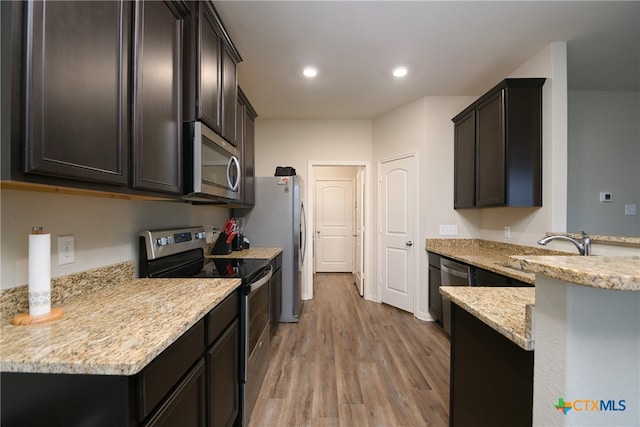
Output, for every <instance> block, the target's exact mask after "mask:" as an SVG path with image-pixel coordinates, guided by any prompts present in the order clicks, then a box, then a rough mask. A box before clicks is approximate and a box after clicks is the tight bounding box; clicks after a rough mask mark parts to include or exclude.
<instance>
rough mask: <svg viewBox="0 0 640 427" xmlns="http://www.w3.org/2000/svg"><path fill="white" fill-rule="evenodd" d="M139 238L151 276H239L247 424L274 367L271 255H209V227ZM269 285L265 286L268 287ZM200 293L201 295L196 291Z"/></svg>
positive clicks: (143, 269)
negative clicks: (271, 359)
mask: <svg viewBox="0 0 640 427" xmlns="http://www.w3.org/2000/svg"><path fill="white" fill-rule="evenodd" d="M139 240H140V242H139V262H138V267H139V276H140V277H148V278H167V277H176V278H189V277H194V278H195V277H200V278H239V279H241V280H242V285H241V294H242V298H240V301H241V302H240V331H241V337H240V355H241V361H240V362H241V363H240V401H241V402H242V404H241V408H240V409H241V421H242V425H243V426H246V425H247V424H248V421H249V417H250V415H251V412H252V410H253V406H254V405H255V401H256V399H257V397H258V392H259V390H260V386H261V385H262V381H263V380H264V376H265V374H266V371H267V368H268V366H269V347H270V333H269V326H270V325H269V286H268V285H269V282H270V280H271V276H272V274H273V272H272V271H271V266H270V264H269V261H268V260H256V259H236V258H215V259H210V258H206V257H205V250H206V247H207V246H206V233H205V231H204V227H201V226H200V227H186V228H179V229H169V230H155V231H143V232H141V233H140V239H139ZM265 285H266V286H265ZM193 297H194V298H198V295H194V296H193Z"/></svg>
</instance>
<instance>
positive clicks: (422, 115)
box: [372, 97, 475, 319]
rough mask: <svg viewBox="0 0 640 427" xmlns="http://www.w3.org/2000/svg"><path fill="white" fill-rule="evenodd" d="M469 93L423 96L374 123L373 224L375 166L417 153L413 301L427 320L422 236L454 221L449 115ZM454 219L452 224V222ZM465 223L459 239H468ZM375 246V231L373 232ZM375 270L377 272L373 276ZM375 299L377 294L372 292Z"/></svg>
mask: <svg viewBox="0 0 640 427" xmlns="http://www.w3.org/2000/svg"><path fill="white" fill-rule="evenodd" d="M473 99H475V98H474V97H425V98H421V99H419V100H417V101H415V102H412V103H410V104H407V105H405V106H402V107H400V108H397V109H395V110H393V111H391V112H389V113H386V114H384V115H382V116H380V117H378V118H376V119H375V120H374V124H373V165H374V167H373V168H372V169H373V173H374V179H373V182H374V186H375V187H376V188H374V189H373V190H374V191H373V194H372V196H373V199H374V200H373V215H374V219H373V223H374V224H377V220H378V199H377V196H378V194H377V184H376V183H377V182H378V176H377V172H378V171H377V164H378V162H380V161H382V160H385V159H389V158H392V157H396V156H400V155H405V154H415V155H416V157H417V159H416V160H417V171H416V177H417V183H416V185H417V193H418V195H419V196H418V198H419V199H418V201H417V203H416V207H417V212H416V215H417V220H418V221H417V225H418V227H417V230H416V238H415V240H416V242H417V244H416V245H415V246H414V248H415V250H416V254H415V255H416V258H415V261H416V265H417V274H416V305H415V310H414V314H415V315H416V316H417V317H419V318H421V319H431V316H430V314H429V305H428V304H429V300H428V296H429V287H428V268H427V264H428V263H427V253H426V251H425V250H424V239H425V237H428V236H431V237H433V236H436V235H437V233H438V231H437V230H438V229H439V224H454V223H455V224H457V221H456V220H455V218H453V213H454V211H453V167H452V165H453V122H451V118H452V117H453V116H455V115H456V114H457V113H459V112H460V111H461V110H462V109H464V107H466V106H467V105H468V104H470V103H471V102H473ZM452 221H453V222H452ZM376 229H377V228H376ZM470 236H471V234H470V233H469V232H468V231H467V230H466V229H465V227H464V226H461V227H460V237H470ZM373 238H374V242H373V246H374V248H377V245H378V233H377V232H376V233H374V235H373ZM377 275H378V273H377V272H376V276H377ZM375 289H376V297H377V298H379V295H378V294H377V291H378V289H377V286H375Z"/></svg>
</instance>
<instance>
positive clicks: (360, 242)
mask: <svg viewBox="0 0 640 427" xmlns="http://www.w3.org/2000/svg"><path fill="white" fill-rule="evenodd" d="M355 189H356V197H355V199H356V203H355V229H356V232H355V234H354V238H355V256H354V262H355V275H356V286H357V287H358V292H360V296H363V295H364V169H360V170H359V171H358V174H357V175H356V186H355Z"/></svg>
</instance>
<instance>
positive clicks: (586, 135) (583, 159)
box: [567, 91, 640, 236]
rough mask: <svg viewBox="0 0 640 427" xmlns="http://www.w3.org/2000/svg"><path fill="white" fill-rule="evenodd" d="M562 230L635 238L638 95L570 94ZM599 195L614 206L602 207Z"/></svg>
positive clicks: (639, 221)
mask: <svg viewBox="0 0 640 427" xmlns="http://www.w3.org/2000/svg"><path fill="white" fill-rule="evenodd" d="M568 170H569V176H568V188H569V191H568V208H567V209H568V224H567V230H568V231H571V232H578V231H579V230H580V229H584V230H585V231H587V232H589V233H594V234H609V235H614V236H638V235H640V211H638V214H637V215H635V216H630V215H625V213H624V205H625V204H635V205H636V206H637V207H639V208H640V93H639V92H605V91H570V92H569V166H568ZM601 191H608V192H611V193H612V195H613V198H612V199H613V201H612V202H611V203H601V202H600V201H599V194H600V192H601Z"/></svg>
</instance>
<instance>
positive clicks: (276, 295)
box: [270, 267, 282, 333]
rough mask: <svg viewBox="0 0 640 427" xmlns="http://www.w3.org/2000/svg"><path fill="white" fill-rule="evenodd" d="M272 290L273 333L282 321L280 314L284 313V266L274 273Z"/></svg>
mask: <svg viewBox="0 0 640 427" xmlns="http://www.w3.org/2000/svg"><path fill="white" fill-rule="evenodd" d="M271 286H272V288H273V291H272V295H273V297H272V299H271V307H270V311H271V319H272V323H271V331H272V333H273V332H275V330H276V329H277V327H278V322H280V314H281V313H282V268H281V267H278V269H277V270H276V271H275V273H273V283H272V284H271Z"/></svg>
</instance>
